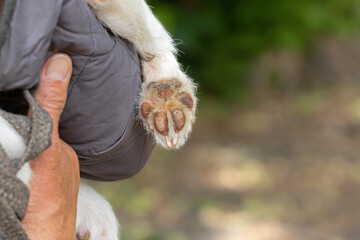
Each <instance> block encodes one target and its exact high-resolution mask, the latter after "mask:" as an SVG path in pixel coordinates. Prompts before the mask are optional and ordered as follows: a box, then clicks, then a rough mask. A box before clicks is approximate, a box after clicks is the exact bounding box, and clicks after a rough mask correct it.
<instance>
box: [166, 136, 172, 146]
mask: <svg viewBox="0 0 360 240" xmlns="http://www.w3.org/2000/svg"><path fill="white" fill-rule="evenodd" d="M166 144H167V146H168V147H169V148H171V147H172V143H171V142H170V140H169V137H168V136H166Z"/></svg>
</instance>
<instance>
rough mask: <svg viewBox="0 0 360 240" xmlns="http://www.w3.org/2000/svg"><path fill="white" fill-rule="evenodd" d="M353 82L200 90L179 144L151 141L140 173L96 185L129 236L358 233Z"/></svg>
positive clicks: (327, 238)
mask: <svg viewBox="0 0 360 240" xmlns="http://www.w3.org/2000/svg"><path fill="white" fill-rule="evenodd" d="M357 88H358V86H343V85H340V86H338V87H331V88H328V89H324V88H322V90H316V89H313V90H307V91H301V92H298V93H296V94H295V93H293V94H291V95H289V94H288V95H286V96H276V94H269V96H265V97H259V98H257V99H253V100H252V101H251V103H248V104H235V105H233V106H227V105H226V104H224V103H221V104H220V103H219V102H217V101H216V100H210V99H206V100H204V101H206V102H203V103H201V106H200V110H199V114H198V119H197V122H196V125H195V129H194V131H193V135H192V138H191V139H190V141H189V143H188V144H187V145H186V146H185V147H184V148H183V149H181V150H179V151H175V152H169V151H165V150H161V149H156V150H155V152H154V153H153V155H152V157H151V159H150V161H149V162H148V164H147V166H146V167H145V169H144V170H143V171H142V172H141V173H139V174H138V175H137V176H136V177H134V178H132V179H130V180H125V181H120V182H114V183H92V185H94V186H95V187H96V189H97V190H98V191H99V192H100V193H102V194H103V195H104V196H106V197H107V199H108V200H109V201H110V202H111V204H112V205H113V207H114V209H115V211H116V214H117V216H118V218H119V221H120V224H121V226H122V237H123V239H125V240H187V239H189V240H304V239H306V240H343V239H344V240H345V239H346V240H356V239H360V228H359V225H360V209H359V207H360V203H359V202H360V174H359V173H360V161H358V158H359V156H360V147H359V146H360V94H359V93H360V89H357ZM200 100H201V99H200Z"/></svg>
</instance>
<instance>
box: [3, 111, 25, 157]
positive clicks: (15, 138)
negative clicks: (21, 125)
mask: <svg viewBox="0 0 360 240" xmlns="http://www.w3.org/2000/svg"><path fill="white" fill-rule="evenodd" d="M0 145H1V146H2V148H3V149H4V151H5V153H6V154H7V155H8V157H9V158H10V159H19V158H21V157H22V155H23V154H24V152H25V149H26V145H25V141H24V139H23V138H22V137H21V135H20V134H19V133H18V132H17V131H16V130H15V128H14V127H13V126H11V124H10V123H9V122H8V121H6V120H5V119H4V118H3V117H1V116H0Z"/></svg>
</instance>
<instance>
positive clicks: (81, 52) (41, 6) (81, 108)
mask: <svg viewBox="0 0 360 240" xmlns="http://www.w3.org/2000/svg"><path fill="white" fill-rule="evenodd" d="M6 1H9V0H6ZM9 26H10V27H9V29H8V31H7V33H6V40H5V42H4V45H3V47H2V48H1V50H0V91H3V90H12V89H19V88H21V89H24V88H25V89H29V88H34V87H36V85H37V84H38V81H39V73H40V68H41V66H42V64H43V63H44V61H45V60H46V58H47V57H48V56H50V55H51V54H52V53H54V52H57V51H61V52H65V53H67V54H69V55H70V56H71V58H72V60H73V75H72V78H71V81H70V84H69V89H68V99H67V103H66V106H65V109H64V112H63V114H62V117H61V119H60V126H59V131H60V136H61V138H62V139H63V140H64V141H65V142H67V143H68V144H70V145H71V146H72V147H73V148H74V150H75V151H76V153H77V155H78V157H79V161H80V171H81V176H82V177H85V178H90V179H94V180H109V181H110V180H118V179H124V178H128V177H131V176H133V175H134V174H136V173H137V172H139V171H140V169H141V168H142V167H143V166H144V165H145V163H146V161H147V159H148V158H149V156H150V154H151V152H152V149H153V147H154V145H153V139H152V137H151V136H149V135H147V134H146V132H145V130H144V128H143V127H142V126H141V123H140V122H138V120H137V118H136V115H137V111H136V98H137V95H138V92H139V90H140V89H141V88H140V86H141V83H142V81H141V68H140V60H139V57H138V55H137V53H136V52H135V50H134V48H133V47H132V45H131V44H129V43H128V42H126V41H125V40H123V39H121V38H119V37H117V36H114V35H112V34H111V33H109V32H108V31H107V29H106V28H104V27H103V26H102V25H101V23H100V22H99V21H98V20H97V18H96V16H95V15H94V14H93V12H92V11H91V9H90V8H89V7H88V6H87V4H86V3H85V1H79V0H63V1H59V0H21V1H20V0H17V1H16V7H15V10H14V13H13V16H12V20H11V22H10V25H9ZM7 58H9V59H10V60H9V59H7Z"/></svg>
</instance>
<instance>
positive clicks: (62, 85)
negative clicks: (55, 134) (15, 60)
mask: <svg viewBox="0 0 360 240" xmlns="http://www.w3.org/2000/svg"><path fill="white" fill-rule="evenodd" d="M71 72H72V62H71V59H70V57H69V56H67V55H65V54H62V53H57V54H54V55H53V56H51V57H50V58H49V59H48V60H47V61H46V62H45V64H44V66H43V67H42V69H41V75H40V86H39V88H38V89H37V90H36V91H35V94H34V98H35V100H36V101H37V102H38V103H39V104H40V105H41V106H42V107H43V108H45V110H46V111H47V112H48V113H49V114H50V116H51V118H52V120H53V121H54V126H56V125H57V124H58V122H59V119H60V115H61V113H62V111H63V109H64V106H65V102H66V97H67V87H68V85H69V81H70V77H71ZM55 124H56V125H55Z"/></svg>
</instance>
